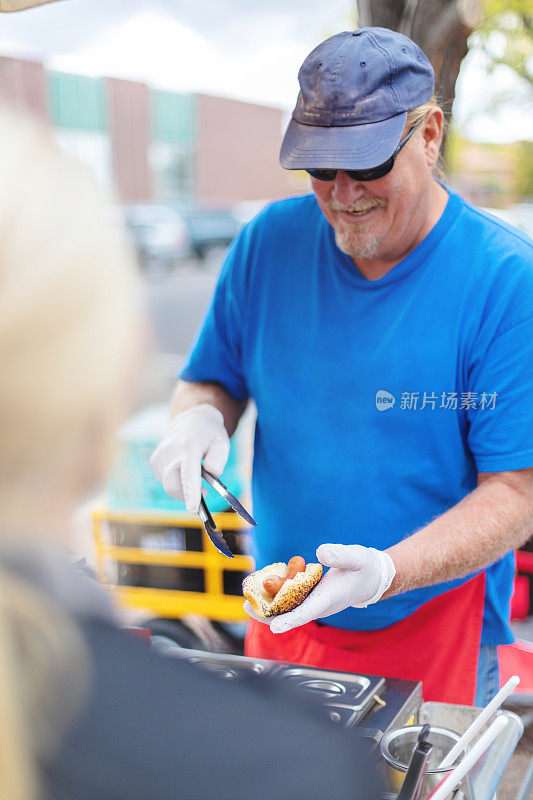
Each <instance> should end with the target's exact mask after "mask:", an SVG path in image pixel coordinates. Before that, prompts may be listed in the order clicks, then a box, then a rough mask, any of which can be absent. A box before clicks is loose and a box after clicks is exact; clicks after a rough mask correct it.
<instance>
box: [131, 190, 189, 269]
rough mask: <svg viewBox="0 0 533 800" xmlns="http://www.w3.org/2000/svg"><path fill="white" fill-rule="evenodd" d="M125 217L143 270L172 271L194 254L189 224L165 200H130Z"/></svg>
mask: <svg viewBox="0 0 533 800" xmlns="http://www.w3.org/2000/svg"><path fill="white" fill-rule="evenodd" d="M123 214H124V221H125V224H126V228H127V230H128V233H129V235H130V237H131V239H132V241H133V244H134V247H135V249H136V251H137V254H138V258H139V263H140V266H141V268H142V269H143V270H145V271H146V272H151V273H154V272H155V273H166V272H169V271H170V270H171V269H173V267H174V266H175V265H176V263H177V262H178V261H180V260H182V259H185V258H189V257H190V256H191V254H192V250H191V236H190V233H189V229H188V226H187V225H186V223H185V221H184V219H183V217H182V215H181V214H180V213H179V212H178V210H177V209H175V208H173V207H172V206H170V205H166V204H155V203H131V204H129V205H127V206H124V207H123Z"/></svg>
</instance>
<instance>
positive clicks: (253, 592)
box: [242, 561, 322, 617]
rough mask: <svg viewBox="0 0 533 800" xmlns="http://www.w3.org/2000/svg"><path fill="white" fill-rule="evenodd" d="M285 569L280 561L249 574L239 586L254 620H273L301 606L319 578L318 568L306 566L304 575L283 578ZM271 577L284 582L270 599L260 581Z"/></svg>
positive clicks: (310, 565) (320, 572)
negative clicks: (252, 611)
mask: <svg viewBox="0 0 533 800" xmlns="http://www.w3.org/2000/svg"><path fill="white" fill-rule="evenodd" d="M287 571H288V565H287V564H284V563H283V562H282V561H280V562H279V563H277V564H270V565H269V566H268V567H263V569H260V570H258V571H257V572H252V573H251V575H248V576H247V577H246V578H245V579H244V581H243V582H242V593H243V595H244V596H245V598H246V599H247V600H248V601H249V602H250V605H251V606H252V608H253V610H254V613H255V614H256V615H257V616H258V617H275V616H277V615H278V614H285V613H286V612H287V611H292V610H293V608H296V607H297V606H299V605H300V603H302V602H303V601H304V600H305V598H306V597H307V595H308V594H309V592H310V591H311V589H314V587H315V586H316V585H317V583H318V582H319V580H320V578H321V577H322V564H307V566H306V568H305V571H304V572H297V573H296V575H295V577H294V578H287ZM274 575H279V576H280V577H281V578H287V579H286V580H285V582H284V584H283V586H282V587H281V589H280V590H279V592H277V594H276V595H275V596H274V597H271V596H270V595H269V594H268V592H267V591H266V590H265V588H264V586H263V581H264V580H265V579H266V578H270V577H272V576H274Z"/></svg>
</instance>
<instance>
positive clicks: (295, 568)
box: [263, 556, 305, 597]
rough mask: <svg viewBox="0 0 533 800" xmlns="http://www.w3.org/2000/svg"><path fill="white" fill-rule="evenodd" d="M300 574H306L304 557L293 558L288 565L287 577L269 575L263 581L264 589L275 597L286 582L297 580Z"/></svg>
mask: <svg viewBox="0 0 533 800" xmlns="http://www.w3.org/2000/svg"><path fill="white" fill-rule="evenodd" d="M299 572H305V560H304V559H303V558H302V556H293V557H292V558H291V560H290V561H289V563H288V564H287V577H286V578H280V576H279V575H269V577H268V578H265V580H264V581H263V589H264V590H265V592H267V593H268V594H269V595H270V596H271V597H275V596H276V595H277V593H278V592H279V590H280V589H281V587H282V586H283V584H284V583H285V581H286V580H290V579H291V578H295V577H296V575H297V574H298V573H299Z"/></svg>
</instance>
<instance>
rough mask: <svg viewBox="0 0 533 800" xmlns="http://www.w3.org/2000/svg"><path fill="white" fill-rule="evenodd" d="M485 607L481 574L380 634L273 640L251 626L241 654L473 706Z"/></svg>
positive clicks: (319, 629)
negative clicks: (389, 683) (413, 685)
mask: <svg viewBox="0 0 533 800" xmlns="http://www.w3.org/2000/svg"><path fill="white" fill-rule="evenodd" d="M484 605H485V573H484V572H483V573H481V574H480V575H476V576H475V577H474V578H471V579H470V580H469V581H467V582H466V583H463V584H462V585H461V586H458V587H457V588H455V589H451V590H450V591H449V592H445V593H444V594H441V595H439V596H438V597H435V598H433V600H430V601H429V602H428V603H425V604H424V605H423V606H421V607H420V608H419V609H418V610H417V611H415V612H414V614H411V615H410V616H408V617H406V618H405V619H402V620H400V622H397V623H395V624H394V625H390V626H389V627H388V628H381V629H380V630H376V631H346V630H341V629H340V628H333V627H331V626H329V625H317V623H316V622H310V623H308V624H307V625H303V626H302V627H300V628H293V630H291V631H287V633H278V634H274V633H272V632H271V631H270V628H269V626H268V625H264V624H263V623H261V622H256V621H255V620H251V621H250V624H249V626H248V631H247V634H246V641H245V651H244V652H245V655H247V656H252V657H254V658H269V659H273V660H275V661H289V662H292V663H295V664H306V665H307V666H313V667H319V668H321V669H336V670H340V671H342V672H362V673H366V674H370V675H384V676H386V677H389V678H405V679H408V680H416V681H422V683H423V695H424V700H426V701H429V700H436V701H439V702H441V703H458V704H460V705H473V703H474V699H475V695H476V681H477V667H478V658H479V645H480V641H481V628H482V625H483V608H484Z"/></svg>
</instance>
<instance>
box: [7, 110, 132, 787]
mask: <svg viewBox="0 0 533 800" xmlns="http://www.w3.org/2000/svg"><path fill="white" fill-rule="evenodd" d="M139 319H140V316H139V287H138V281H137V277H136V275H135V270H134V267H133V260H132V259H131V257H130V254H129V252H128V250H127V248H126V246H125V244H124V242H123V241H122V239H121V235H120V233H119V231H118V229H115V226H114V225H113V224H112V221H111V211H110V210H109V209H107V210H106V204H105V203H104V202H102V196H101V193H100V190H99V189H98V188H97V187H96V185H95V183H94V181H93V180H92V178H91V177H90V175H89V174H88V173H87V172H86V171H85V169H84V168H82V167H81V165H79V164H78V163H77V162H76V161H74V160H73V159H72V158H70V157H68V156H67V155H65V154H64V153H63V152H62V151H60V149H59V148H58V147H57V146H56V145H55V144H54V143H53V142H52V140H51V137H50V135H49V133H48V132H47V130H45V129H43V128H41V127H39V126H38V125H37V123H35V122H34V121H32V120H30V119H29V118H26V117H23V116H21V115H19V114H18V113H15V112H13V111H12V110H10V109H8V108H7V107H5V106H1V105H0V364H1V369H2V378H1V383H0V537H1V538H2V540H5V539H8V538H10V537H11V538H12V537H13V536H14V535H15V536H16V535H17V534H18V533H19V530H18V529H20V531H24V528H25V525H26V523H27V519H28V518H30V517H28V516H27V515H28V514H29V512H28V508H29V507H30V506H31V505H32V502H33V501H34V498H39V496H40V495H39V493H40V494H41V495H42V494H43V492H46V491H47V490H48V489H49V488H50V487H53V486H54V483H53V481H54V476H59V475H63V476H64V475H70V472H69V471H70V470H72V471H73V472H76V470H79V471H80V473H81V474H83V470H84V469H85V462H84V459H87V453H88V452H90V449H91V447H92V448H93V450H94V452H92V453H90V457H91V458H92V459H95V460H96V461H97V462H98V463H100V462H102V463H103V462H104V458H103V454H102V451H103V449H105V446H106V445H107V444H108V442H109V441H110V438H111V431H112V430H113V429H114V427H115V425H116V424H117V423H118V421H119V420H120V419H121V416H122V404H123V401H124V394H125V386H126V375H127V373H128V371H133V370H132V355H131V351H132V349H135V345H136V344H137V343H138V341H137V340H138V339H139V327H140V326H139ZM95 441H96V444H95ZM93 471H94V470H89V473H90V474H92V472H93ZM46 522H47V521H46V520H43V529H44V530H46ZM39 533H40V532H39V531H33V534H34V535H35V536H37V535H38V534H39ZM0 544H1V543H0ZM1 564H2V562H1V558H0V717H1V720H2V725H1V729H0V797H2V798H9V800H34V798H36V797H37V796H38V773H37V758H39V757H41V756H43V755H46V753H44V752H43V748H45V742H46V741H53V739H54V737H53V736H52V734H53V733H54V729H55V731H56V733H57V734H60V732H61V730H62V728H63V727H64V720H58V719H55V721H53V720H52V717H53V716H54V714H55V713H56V712H57V710H58V709H59V708H61V709H63V710H65V716H66V717H68V716H69V715H70V714H71V713H73V711H74V708H75V705H76V699H75V698H78V699H79V698H80V697H81V694H82V692H81V684H79V685H78V684H77V683H76V685H75V686H73V687H72V692H71V693H70V694H71V696H70V698H68V697H67V698H65V697H64V687H65V685H67V684H66V683H65V681H61V682H60V683H58V682H57V676H63V677H65V676H66V675H68V674H70V675H72V674H74V673H75V675H76V676H78V677H80V676H84V675H85V670H84V664H85V655H84V650H83V645H82V643H81V637H80V636H79V635H78V634H77V631H76V628H75V625H74V623H73V622H71V621H69V618H68V616H67V614H66V612H64V611H62V610H61V609H60V608H58V607H55V606H53V604H51V603H49V602H48V601H47V600H46V598H43V597H42V596H41V595H40V594H39V593H38V592H37V591H34V590H32V589H31V588H30V586H29V584H26V583H24V582H23V581H21V580H18V579H14V578H12V577H9V575H8V574H7V573H6V572H5V571H4V570H3V569H2V566H1ZM21 643H22V646H21ZM82 682H83V681H82ZM67 683H68V682H67ZM61 684H63V686H62V685H61ZM31 692H33V694H31ZM28 698H30V700H28ZM68 699H70V700H71V701H72V702H70V703H68V702H66V700H68ZM30 701H31V702H30ZM54 708H55V711H53V709H54ZM38 729H40V730H41V731H43V730H44V731H45V733H46V735H45V736H40V737H38V739H37V740H36V739H35V737H34V732H35V731H36V730H38ZM30 731H31V733H30Z"/></svg>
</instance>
